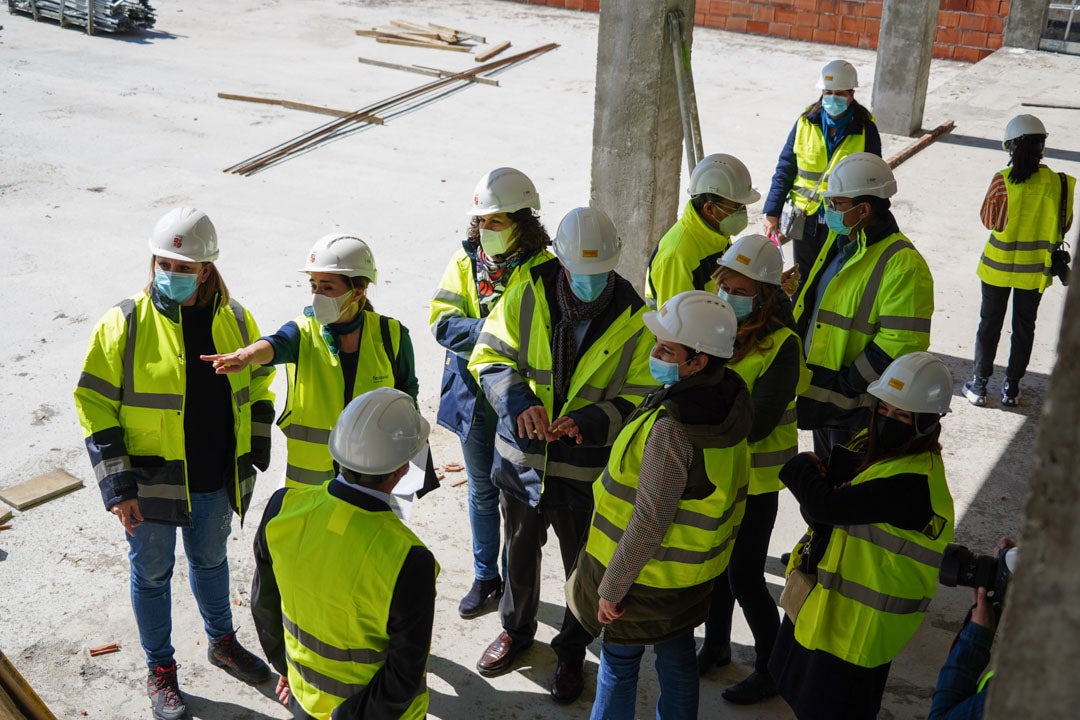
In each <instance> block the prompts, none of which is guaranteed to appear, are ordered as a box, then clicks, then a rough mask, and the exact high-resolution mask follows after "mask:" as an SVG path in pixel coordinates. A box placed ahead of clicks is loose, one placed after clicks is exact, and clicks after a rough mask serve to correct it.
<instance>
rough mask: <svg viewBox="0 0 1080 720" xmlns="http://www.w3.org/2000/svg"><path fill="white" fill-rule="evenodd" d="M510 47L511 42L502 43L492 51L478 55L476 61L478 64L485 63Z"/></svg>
mask: <svg viewBox="0 0 1080 720" xmlns="http://www.w3.org/2000/svg"><path fill="white" fill-rule="evenodd" d="M508 47H510V41H509V40H507V41H506V42H501V43H499V44H498V45H496V46H495V47H493V48H491V49H490V50H485V51H484V52H482V53H480V54H479V55H477V56H476V58H475V60H476V62H484V61H485V60H490V59H491V58H493V57H495V56H496V55H498V54H499V53H501V52H502V51H503V50H505V49H506V48H508Z"/></svg>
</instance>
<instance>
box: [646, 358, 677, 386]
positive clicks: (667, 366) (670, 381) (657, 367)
mask: <svg viewBox="0 0 1080 720" xmlns="http://www.w3.org/2000/svg"><path fill="white" fill-rule="evenodd" d="M649 372H650V373H652V376H653V379H654V380H656V382H658V383H661V384H662V385H674V384H675V383H677V382H679V363H673V362H665V361H663V360H660V359H658V358H654V357H653V356H652V355H650V356H649Z"/></svg>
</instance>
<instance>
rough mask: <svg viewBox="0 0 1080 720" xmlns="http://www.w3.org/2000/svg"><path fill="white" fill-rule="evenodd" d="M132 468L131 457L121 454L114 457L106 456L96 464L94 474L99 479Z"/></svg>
mask: <svg viewBox="0 0 1080 720" xmlns="http://www.w3.org/2000/svg"><path fill="white" fill-rule="evenodd" d="M128 470H131V458H130V457H128V456H127V455H121V456H119V457H114V458H105V459H103V460H101V461H100V462H98V463H96V464H95V465H94V475H95V476H96V477H97V479H98V480H99V481H101V480H104V479H105V478H107V477H109V476H110V475H115V474H116V473H120V472H127V471H128Z"/></svg>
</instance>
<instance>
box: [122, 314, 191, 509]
mask: <svg viewBox="0 0 1080 720" xmlns="http://www.w3.org/2000/svg"><path fill="white" fill-rule="evenodd" d="M119 307H120V312H122V313H123V314H124V317H125V318H126V319H127V340H126V342H125V345H124V385H123V395H122V397H121V402H122V403H124V404H125V405H127V406H128V407H141V408H150V409H153V410H175V411H176V412H180V411H181V410H183V409H184V396H183V395H174V394H172V393H143V392H136V391H135V331H136V330H137V325H138V321H137V320H136V318H135V301H134V300H132V299H131V298H127V299H125V300H121V301H120V305H119ZM185 499H186V496H185Z"/></svg>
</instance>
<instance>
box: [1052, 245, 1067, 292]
mask: <svg viewBox="0 0 1080 720" xmlns="http://www.w3.org/2000/svg"><path fill="white" fill-rule="evenodd" d="M1062 245H1065V243H1062ZM1071 263H1072V256H1071V255H1069V251H1068V250H1066V249H1065V248H1064V247H1061V246H1058V249H1057V250H1054V251H1053V252H1051V253H1050V274H1051V275H1053V276H1054V277H1056V278H1057V279H1058V280H1060V281H1061V284H1062V285H1068V284H1069V265H1070V264H1071Z"/></svg>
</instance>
